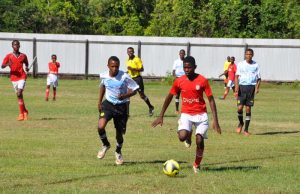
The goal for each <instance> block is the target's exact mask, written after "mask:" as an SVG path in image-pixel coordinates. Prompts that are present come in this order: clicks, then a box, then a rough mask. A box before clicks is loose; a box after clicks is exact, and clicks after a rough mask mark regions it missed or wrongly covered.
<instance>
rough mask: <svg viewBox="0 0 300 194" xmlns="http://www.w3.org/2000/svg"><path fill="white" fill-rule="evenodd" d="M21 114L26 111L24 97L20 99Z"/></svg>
mask: <svg viewBox="0 0 300 194" xmlns="http://www.w3.org/2000/svg"><path fill="white" fill-rule="evenodd" d="M18 103H19V109H20V114H23V113H24V111H25V105H24V100H23V99H18Z"/></svg>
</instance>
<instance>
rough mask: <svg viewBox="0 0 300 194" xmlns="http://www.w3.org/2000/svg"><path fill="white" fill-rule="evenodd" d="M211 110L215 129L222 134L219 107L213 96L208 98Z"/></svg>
mask: <svg viewBox="0 0 300 194" xmlns="http://www.w3.org/2000/svg"><path fill="white" fill-rule="evenodd" d="M208 101H209V105H210V109H211V112H212V115H213V129H214V130H216V131H217V133H219V134H221V127H220V125H219V120H218V112H217V106H216V103H215V99H214V97H213V96H209V97H208Z"/></svg>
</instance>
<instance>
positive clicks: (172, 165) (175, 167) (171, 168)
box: [163, 159, 180, 176]
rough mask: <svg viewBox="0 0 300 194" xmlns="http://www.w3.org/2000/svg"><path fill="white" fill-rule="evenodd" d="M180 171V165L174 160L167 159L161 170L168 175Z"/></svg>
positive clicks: (174, 174) (173, 174)
mask: <svg viewBox="0 0 300 194" xmlns="http://www.w3.org/2000/svg"><path fill="white" fill-rule="evenodd" d="M179 171H180V165H179V164H178V162H176V161H175V160H173V159H171V160H167V161H166V162H165V163H164V167H163V172H164V173H165V175H168V176H176V175H177V174H178V173H179Z"/></svg>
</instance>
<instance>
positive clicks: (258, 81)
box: [255, 79, 261, 94]
mask: <svg viewBox="0 0 300 194" xmlns="http://www.w3.org/2000/svg"><path fill="white" fill-rule="evenodd" d="M260 82H261V79H258V80H257V82H256V87H255V94H258V93H259V87H260Z"/></svg>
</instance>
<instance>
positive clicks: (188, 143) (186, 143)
mask: <svg viewBox="0 0 300 194" xmlns="http://www.w3.org/2000/svg"><path fill="white" fill-rule="evenodd" d="M184 145H185V147H187V148H190V147H191V145H192V141H191V140H185V142H184Z"/></svg>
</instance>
